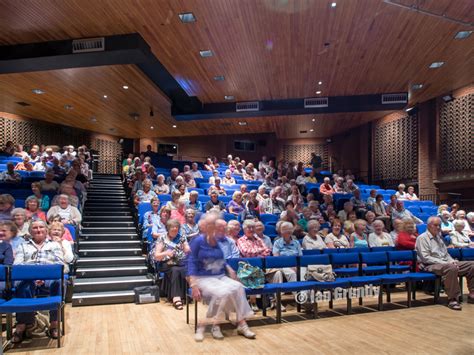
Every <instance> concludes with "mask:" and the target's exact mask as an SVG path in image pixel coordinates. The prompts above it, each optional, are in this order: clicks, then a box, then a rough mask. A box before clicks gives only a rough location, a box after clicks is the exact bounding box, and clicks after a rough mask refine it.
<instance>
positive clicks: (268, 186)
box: [260, 174, 275, 191]
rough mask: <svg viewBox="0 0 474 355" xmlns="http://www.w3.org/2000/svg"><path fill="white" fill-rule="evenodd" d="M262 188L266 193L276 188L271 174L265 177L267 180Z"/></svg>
mask: <svg viewBox="0 0 474 355" xmlns="http://www.w3.org/2000/svg"><path fill="white" fill-rule="evenodd" d="M260 187H263V188H264V189H265V191H270V190H271V189H273V188H274V187H275V182H274V181H273V178H272V176H271V175H270V174H268V175H267V176H266V177H265V180H264V181H263V182H262V185H260Z"/></svg>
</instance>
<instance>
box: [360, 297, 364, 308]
mask: <svg viewBox="0 0 474 355" xmlns="http://www.w3.org/2000/svg"><path fill="white" fill-rule="evenodd" d="M362 305H363V301H362V297H359V306H362Z"/></svg>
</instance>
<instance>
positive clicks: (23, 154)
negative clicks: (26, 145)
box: [12, 144, 28, 158]
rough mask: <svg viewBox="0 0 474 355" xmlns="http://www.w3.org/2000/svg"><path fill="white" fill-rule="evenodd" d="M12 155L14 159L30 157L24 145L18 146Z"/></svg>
mask: <svg viewBox="0 0 474 355" xmlns="http://www.w3.org/2000/svg"><path fill="white" fill-rule="evenodd" d="M12 155H13V156H14V157H19V158H24V157H26V156H28V153H27V152H25V151H24V150H23V145H22V144H17V145H16V148H15V152H14V153H13V154H12Z"/></svg>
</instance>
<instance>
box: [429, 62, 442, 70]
mask: <svg viewBox="0 0 474 355" xmlns="http://www.w3.org/2000/svg"><path fill="white" fill-rule="evenodd" d="M443 65H444V62H433V63H431V64H430V69H436V68H439V67H442V66H443Z"/></svg>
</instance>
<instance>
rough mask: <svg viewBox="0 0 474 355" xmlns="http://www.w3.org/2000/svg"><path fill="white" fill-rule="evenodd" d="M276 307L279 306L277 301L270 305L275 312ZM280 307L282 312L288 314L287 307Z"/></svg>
mask: <svg viewBox="0 0 474 355" xmlns="http://www.w3.org/2000/svg"><path fill="white" fill-rule="evenodd" d="M276 306H277V304H276V301H272V303H271V304H270V310H274V309H275V308H276ZM280 307H281V308H280V310H281V311H282V312H286V308H285V306H283V305H280Z"/></svg>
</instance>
